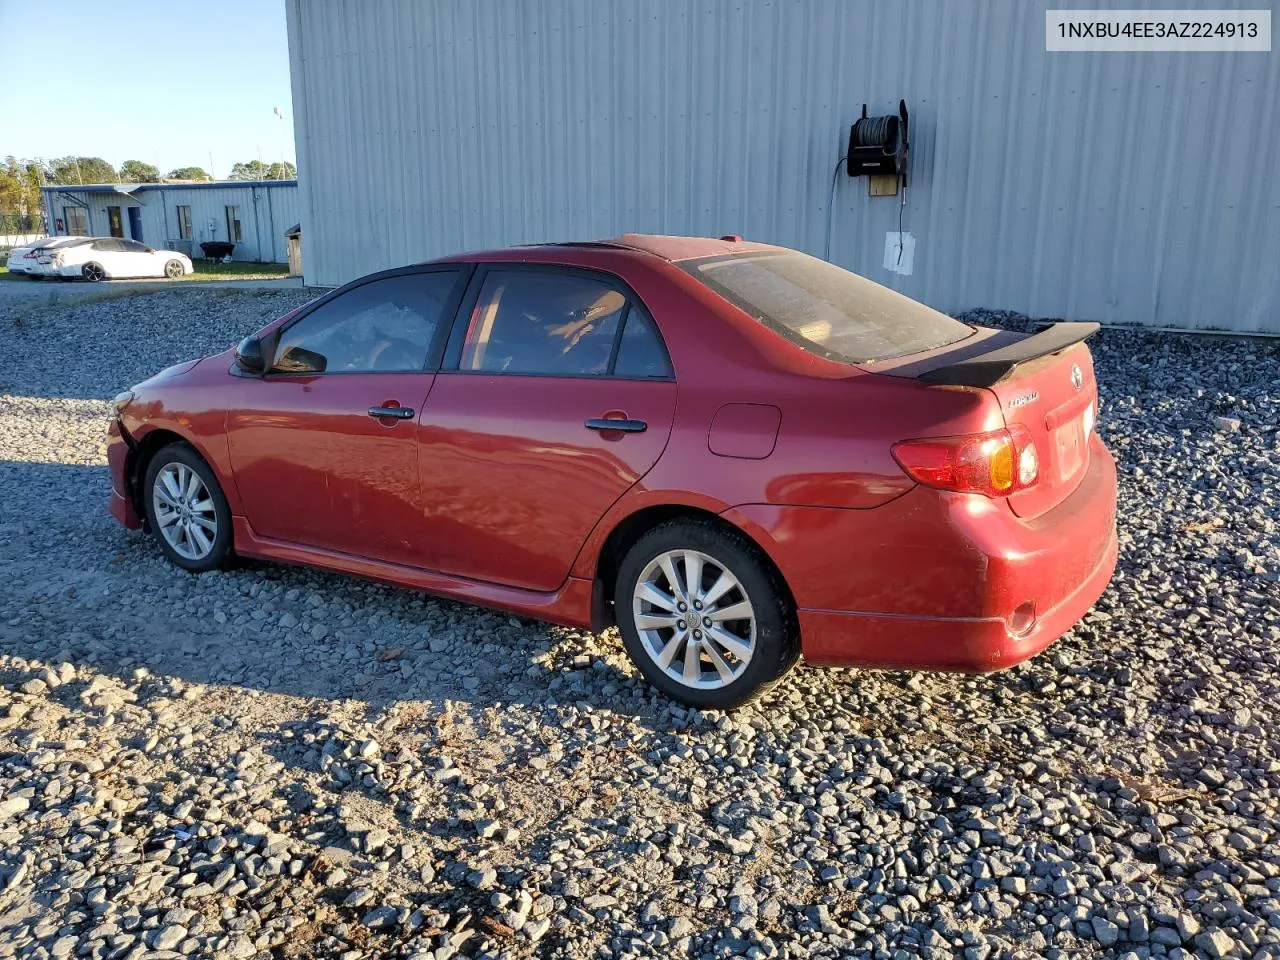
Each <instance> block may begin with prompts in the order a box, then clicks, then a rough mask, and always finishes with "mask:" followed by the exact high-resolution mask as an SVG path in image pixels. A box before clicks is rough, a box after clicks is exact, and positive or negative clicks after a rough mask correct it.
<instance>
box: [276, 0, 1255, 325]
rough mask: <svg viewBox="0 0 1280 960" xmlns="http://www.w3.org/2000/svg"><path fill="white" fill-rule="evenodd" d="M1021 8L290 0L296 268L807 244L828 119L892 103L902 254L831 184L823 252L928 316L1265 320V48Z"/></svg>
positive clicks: (858, 199)
mask: <svg viewBox="0 0 1280 960" xmlns="http://www.w3.org/2000/svg"><path fill="white" fill-rule="evenodd" d="M1124 5H1125V4H1122V3H1112V4H1110V6H1114V7H1118V8H1119V7H1122V6H1124ZM1128 5H1129V6H1132V4H1131V3H1130V4H1128ZM1175 5H1176V4H1173V3H1170V4H1169V6H1175ZM1259 5H1260V4H1259V3H1258V2H1257V0H1251V2H1250V3H1244V4H1232V3H1229V2H1228V3H1218V4H1215V6H1219V7H1230V6H1241V7H1248V6H1253V7H1257V6H1259ZM1048 6H1052V7H1053V8H1061V7H1064V6H1071V4H1068V3H1061V2H1053V3H1052V4H1046V3H1031V2H1018V0H1003V2H997V0H990V2H979V0H974V2H959V0H956V2H948V3H941V2H937V0H905V2H900V0H736V2H723V0H702V2H696V3H693V2H676V0H607V2H605V0H541V2H539V3H536V4H534V3H511V2H507V0H431V2H429V3H421V2H416V0H377V2H356V0H305V2H304V0H289V2H288V4H287V11H288V21H289V39H290V53H291V61H292V67H293V94H294V95H293V100H294V114H295V118H296V120H295V122H296V127H297V130H296V134H297V143H298V152H299V161H300V162H299V166H300V168H301V174H300V181H301V187H302V190H303V197H304V206H305V210H306V214H305V216H304V217H303V220H304V226H305V232H304V242H305V244H306V271H307V279H308V281H309V282H313V283H319V284H336V283H340V282H343V281H346V280H348V279H351V278H352V277H355V276H358V275H360V274H362V273H365V272H368V271H371V270H375V269H379V268H383V267H388V266H392V265H396V264H401V263H405V262H409V261H413V260H419V259H424V258H429V257H433V256H436V255H440V254H444V253H447V252H452V251H456V250H459V249H469V248H479V247H485V246H493V245H504V244H512V243H527V242H536V241H543V240H567V239H590V238H598V237H608V236H612V235H616V234H618V233H621V232H624V231H627V230H637V231H647V232H660V233H686V234H711V235H718V234H724V233H740V234H742V235H744V236H746V237H749V238H751V239H758V240H766V241H772V242H775V243H781V244H786V245H789V246H795V247H800V248H802V249H805V250H808V251H810V252H813V253H817V254H818V255H821V254H822V251H823V248H824V245H825V242H826V219H827V207H828V192H829V189H830V183H831V174H832V168H833V167H834V165H835V163H836V161H837V159H838V158H839V157H840V156H841V154H842V153H843V147H844V145H845V141H846V139H847V137H848V128H849V124H850V123H851V122H852V121H853V120H854V119H856V117H857V116H858V114H859V111H860V109H861V105H862V103H863V101H864V100H865V101H867V102H869V104H870V110H871V112H872V113H873V114H876V113H888V112H891V111H893V110H894V109H896V106H897V102H898V98H899V97H903V98H905V99H906V101H907V103H908V105H909V108H910V109H911V116H912V141H913V142H912V149H913V154H912V168H911V186H910V190H909V193H908V194H907V203H906V207H905V210H904V211H903V213H904V218H905V227H904V229H905V231H906V232H907V233H909V234H910V235H912V236H913V237H914V239H915V243H916V246H915V251H914V262H913V264H912V273H911V274H910V275H909V276H903V275H899V274H896V273H893V272H890V271H889V270H887V269H885V266H884V258H885V242H886V233H888V232H893V233H894V234H895V236H896V232H897V229H898V215H899V206H898V198H869V197H868V196H867V183H866V181H865V180H857V181H850V180H848V179H846V178H843V177H842V178H841V180H840V182H839V184H838V188H837V195H836V203H835V207H834V211H833V217H834V230H833V236H832V241H831V258H832V259H833V260H834V261H836V262H837V263H840V264H842V265H844V266H847V267H849V268H851V269H853V270H856V271H858V272H859V273H863V274H865V275H867V276H869V277H872V278H873V279H875V280H878V281H880V282H882V283H885V284H888V285H890V286H892V287H895V288H897V289H900V290H902V291H904V292H905V293H908V294H910V295H912V296H915V297H917V298H919V299H922V300H924V301H926V302H928V303H930V304H932V305H934V306H937V307H939V308H942V309H947V310H952V309H959V308H964V307H969V306H976V305H985V306H992V307H1001V308H1007V309H1013V310H1019V311H1023V312H1026V313H1029V314H1033V315H1036V316H1058V317H1070V318H1078V319H1093V320H1102V321H1110V322H1120V323H1141V324H1149V325H1167V326H1178V327H1188V328H1222V329H1231V330H1239V331H1258V330H1269V331H1273V332H1280V176H1277V171H1280V60H1278V59H1277V55H1276V54H1275V53H1194V54H1192V53H1182V54H1176V53H1141V54H1139V53H1122V54H1118V53H1054V54H1048V53H1046V52H1045V49H1044V47H1045V16H1044V11H1045V9H1046V7H1048ZM1077 6H1081V7H1083V6H1085V4H1077ZM1088 6H1093V7H1099V6H1108V4H1107V3H1105V2H1102V0H1093V2H1091V3H1089V4H1088Z"/></svg>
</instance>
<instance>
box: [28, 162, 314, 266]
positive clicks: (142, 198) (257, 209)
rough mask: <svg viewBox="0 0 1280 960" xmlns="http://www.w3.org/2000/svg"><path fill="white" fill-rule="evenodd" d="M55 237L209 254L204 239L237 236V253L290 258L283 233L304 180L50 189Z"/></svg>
mask: <svg viewBox="0 0 1280 960" xmlns="http://www.w3.org/2000/svg"><path fill="white" fill-rule="evenodd" d="M43 193H44V204H45V215H46V217H47V218H48V219H47V221H46V222H47V223H48V224H49V232H50V233H51V234H72V235H81V236H93V237H124V238H125V239H130V240H138V241H140V242H142V243H146V244H148V245H150V246H152V247H156V248H167V249H170V250H180V251H182V252H183V253H185V254H187V255H188V256H192V257H200V256H202V254H201V250H200V244H201V243H203V242H205V241H208V240H215V241H219V240H220V241H230V242H232V243H234V244H235V249H234V251H233V253H232V257H233V258H234V259H236V260H250V261H257V262H260V263H286V262H288V255H287V251H286V247H285V236H284V232H285V230H287V229H288V228H289V227H291V226H292V225H294V224H295V223H297V222H298V220H299V219H301V218H300V215H299V204H298V181H296V180H231V181H223V182H215V183H113V184H93V185H88V186H74V187H62V186H60V187H45V188H44V190H43Z"/></svg>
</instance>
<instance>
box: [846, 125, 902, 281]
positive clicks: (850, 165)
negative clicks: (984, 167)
mask: <svg viewBox="0 0 1280 960" xmlns="http://www.w3.org/2000/svg"><path fill="white" fill-rule="evenodd" d="M910 133H911V124H910V117H909V115H908V114H907V102H906V101H905V100H899V101H898V113H897V115H896V116H895V115H893V114H889V115H887V116H882V117H869V116H867V105H866V104H865V103H864V104H863V105H862V116H861V117H859V118H858V119H857V120H856V121H854V124H853V126H851V127H850V128H849V146H848V149H847V150H846V151H845V155H844V156H843V157H841V158H840V162H839V163H837V164H836V168H835V169H834V170H833V171H832V172H831V199H830V202H829V203H828V204H827V242H826V248H825V253H824V254H823V259H825V260H830V259H831V229H832V220H833V213H834V210H835V201H836V181H837V179H838V178H839V176H840V167H841V166H843V167H844V170H845V173H846V174H848V175H849V176H850V177H866V178H867V194H868V196H872V197H893V196H897V195H898V194H901V195H902V196H901V199H900V200H899V203H898V230H897V233H893V232H890V233H889V234H887V235H886V237H885V256H884V268H885V269H886V270H888V271H890V272H892V273H899V274H904V275H909V274H910V273H911V271H912V264H913V261H914V255H915V238H914V237H912V236H911V235H910V234H907V233H904V232H903V229H902V226H903V218H904V215H905V212H906V206H907V166H908V163H907V161H908V156H909V153H910V147H911V136H910Z"/></svg>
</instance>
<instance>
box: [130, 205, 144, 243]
mask: <svg viewBox="0 0 1280 960" xmlns="http://www.w3.org/2000/svg"><path fill="white" fill-rule="evenodd" d="M129 236H131V237H133V239H135V240H137V241H138V242H139V243H142V208H141V207H130V208H129Z"/></svg>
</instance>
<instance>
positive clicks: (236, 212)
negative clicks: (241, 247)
mask: <svg viewBox="0 0 1280 960" xmlns="http://www.w3.org/2000/svg"><path fill="white" fill-rule="evenodd" d="M227 239H228V240H230V241H231V242H232V243H239V242H240V240H241V236H240V208H239V207H227Z"/></svg>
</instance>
